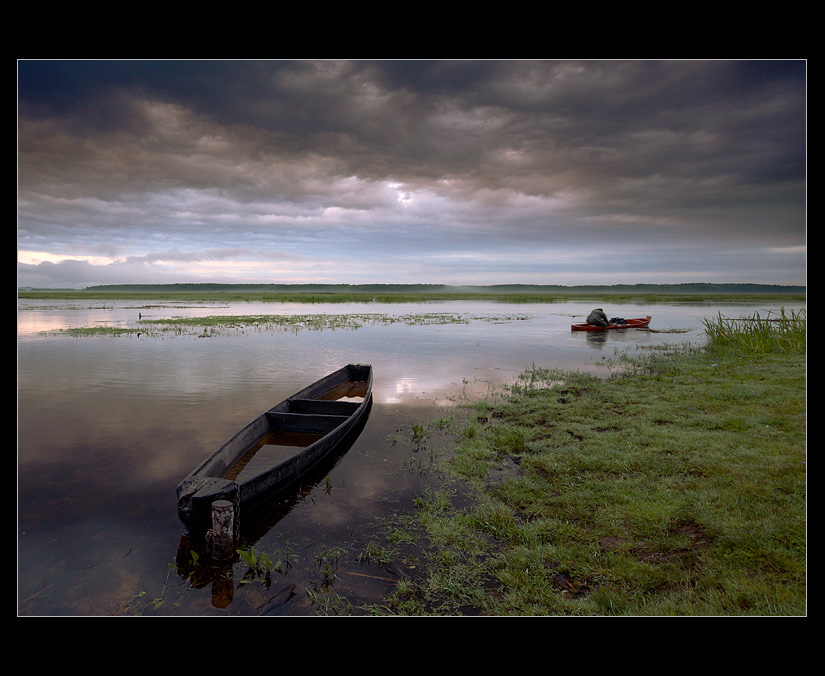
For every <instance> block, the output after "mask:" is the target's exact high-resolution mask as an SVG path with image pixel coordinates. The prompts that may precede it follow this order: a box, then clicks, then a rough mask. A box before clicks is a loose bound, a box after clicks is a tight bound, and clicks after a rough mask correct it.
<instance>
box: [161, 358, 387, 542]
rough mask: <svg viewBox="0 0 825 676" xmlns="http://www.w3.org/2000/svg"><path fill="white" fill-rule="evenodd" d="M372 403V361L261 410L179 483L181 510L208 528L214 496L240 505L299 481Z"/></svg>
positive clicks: (197, 530)
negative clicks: (259, 413) (263, 410)
mask: <svg viewBox="0 0 825 676" xmlns="http://www.w3.org/2000/svg"><path fill="white" fill-rule="evenodd" d="M371 403H372V366H370V365H368V364H349V365H347V366H344V367H343V368H340V369H338V370H337V371H335V372H334V373H330V374H329V375H327V376H325V377H323V378H321V379H320V380H319V381H317V382H315V383H313V384H312V385H309V386H308V387H305V388H304V389H303V390H301V391H300V392H297V393H296V394H294V395H293V396H291V397H289V398H288V399H285V400H284V401H282V402H281V403H280V404H278V405H277V406H273V407H272V408H271V409H269V410H268V411H266V412H264V413H262V414H261V415H260V416H258V417H257V418H255V420H253V421H252V422H250V423H249V424H248V425H246V426H245V427H244V428H243V429H242V430H241V431H240V432H238V433H237V434H236V435H235V436H233V437H232V438H231V439H230V440H229V441H227V442H226V443H225V444H224V445H223V446H221V447H220V448H219V449H218V450H217V451H215V453H213V454H212V455H211V456H209V457H208V458H207V459H206V460H204V462H202V463H201V464H200V465H199V466H198V467H197V468H195V469H194V470H193V471H192V472H191V473H190V474H189V475H188V476H187V477H186V478H185V479H183V481H181V482H180V484H178V487H177V497H178V516H179V517H180V520H181V521H182V522H183V524H184V525H185V526H186V529H187V531H188V532H189V534H190V535H193V536H195V537H198V536H204V535H205V534H206V532H207V530H209V529H210V528H211V524H212V503H213V502H215V501H216V500H228V501H230V502H232V503H233V504H234V505H235V508H236V511H238V512H242V511H243V510H244V509H248V508H250V507H253V506H255V505H256V504H257V503H259V502H261V501H262V500H264V499H266V498H267V497H270V496H272V495H274V494H276V493H278V492H279V491H280V490H282V489H284V488H286V487H287V486H289V485H290V484H292V483H294V482H295V481H296V480H297V479H299V478H300V477H301V476H302V475H304V474H306V472H308V471H309V470H310V469H312V468H313V467H314V466H315V465H317V464H318V463H319V462H320V461H321V460H323V459H324V458H326V457H327V456H329V455H330V454H331V453H332V452H333V451H334V450H335V448H336V447H337V446H338V445H339V443H340V442H341V441H342V440H343V439H344V438H345V437H346V436H347V435H348V433H349V432H350V431H352V430H353V428H354V427H356V425H357V424H358V422H359V421H360V420H361V419H362V418H364V414H365V413H366V412H367V411H368V410H369V407H370V405H371Z"/></svg>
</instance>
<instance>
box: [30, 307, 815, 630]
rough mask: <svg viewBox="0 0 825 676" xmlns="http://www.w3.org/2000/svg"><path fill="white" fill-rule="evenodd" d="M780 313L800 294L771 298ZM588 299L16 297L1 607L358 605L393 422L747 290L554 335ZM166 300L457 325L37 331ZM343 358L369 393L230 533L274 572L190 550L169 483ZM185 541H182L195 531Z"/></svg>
mask: <svg viewBox="0 0 825 676" xmlns="http://www.w3.org/2000/svg"><path fill="white" fill-rule="evenodd" d="M783 307H785V309H786V310H792V309H799V308H801V307H804V304H784V305H783ZM590 309H591V306H590V303H588V304H586V305H585V304H582V303H572V302H571V303H559V304H535V305H532V304H530V305H522V304H517V305H507V304H500V303H492V302H464V301H455V302H442V303H421V304H408V303H405V304H399V305H395V304H379V303H374V304H347V305H341V304H330V305H317V304H312V305H300V304H283V305H281V304H277V303H266V304H260V303H231V304H221V303H198V304H184V303H170V304H157V305H154V306H151V307H140V308H139V307H137V306H136V304H135V303H134V302H129V301H115V302H107V303H106V304H105V305H104V304H102V303H94V302H92V303H79V302H77V301H29V300H20V301H19V303H18V613H19V614H20V615H35V616H40V615H78V616H90V615H120V614H124V615H131V614H144V615H213V614H214V615H256V614H271V615H310V614H314V613H315V612H316V611H317V610H318V609H319V607H320V606H321V605H322V599H329V598H332V597H333V595H336V596H338V597H343V598H346V599H347V600H349V601H350V602H352V603H353V604H359V603H371V602H377V601H379V600H380V599H381V598H383V597H384V596H385V594H386V593H387V592H388V591H389V590H390V589H391V588H392V584H393V579H394V577H393V576H394V574H396V573H397V572H399V571H393V570H387V569H385V568H384V567H382V566H380V565H378V564H377V563H376V562H375V561H374V560H372V561H370V560H368V559H367V558H366V557H363V556H362V557H360V560H359V557H358V554H359V553H363V551H364V549H363V548H364V546H365V543H366V542H367V541H368V540H369V539H371V538H372V537H373V536H376V537H377V536H378V533H379V531H380V530H381V529H382V527H383V519H385V518H388V517H390V516H391V515H392V514H394V513H398V512H404V511H409V510H410V508H411V506H412V501H413V498H414V496H415V495H416V493H417V492H418V491H419V490H420V489H421V487H422V486H423V485H424V484H425V483H427V482H431V481H435V480H436V479H435V478H434V477H432V476H431V475H430V474H429V473H427V472H422V471H419V470H420V469H421V468H422V467H423V466H424V465H425V464H426V458H425V456H426V453H424V452H422V450H421V449H420V448H419V446H418V445H417V444H415V443H413V441H412V440H411V434H410V430H411V428H412V425H413V424H415V423H419V422H422V421H426V420H428V419H432V418H434V417H435V416H437V415H440V414H441V413H443V409H444V407H445V406H449V405H451V404H452V403H453V402H455V401H457V400H460V399H463V398H464V397H467V396H484V395H485V393H487V392H490V391H493V390H495V389H496V388H497V387H498V386H499V385H500V384H503V383H508V382H512V381H513V380H514V379H515V378H516V377H517V376H518V374H519V373H521V372H522V371H523V370H524V369H525V368H528V367H530V366H531V365H533V364H535V365H536V366H540V367H553V368H555V367H561V368H573V369H594V370H595V369H597V368H598V367H597V365H598V364H599V363H600V362H602V361H603V359H604V358H611V357H613V356H614V355H615V354H616V353H617V352H622V351H625V350H628V349H630V350H633V349H635V348H636V347H637V346H645V345H654V344H661V343H683V342H693V343H701V342H702V341H703V332H702V324H701V320H702V318H704V317H715V316H716V314H717V313H719V312H721V313H722V315H724V316H729V317H738V316H748V315H750V314H752V313H753V312H760V314H763V315H764V314H765V313H767V312H768V311H769V310H774V311H778V310H779V309H780V307H779V306H770V305H768V304H766V303H758V304H753V305H750V304H749V305H743V304H738V305H730V306H728V305H685V306H679V305H654V306H642V305H634V304H623V305H612V306H610V307H606V308H605V310H606V312H607V313H608V315H610V316H623V317H638V316H644V315H647V314H650V315H652V316H653V321H652V322H651V328H652V329H654V331H637V330H628V331H613V332H605V333H602V334H598V335H593V334H587V333H578V332H577V333H573V332H571V331H570V324H571V323H573V322H579V321H584V316H586V314H587V313H588V312H589V311H590ZM138 313H140V314H141V315H142V319H143V320H151V319H159V318H165V317H174V316H207V315H229V314H232V315H252V314H300V315H303V314H335V315H338V314H347V313H358V314H368V315H392V316H410V315H416V314H425V313H426V314H431V313H445V314H447V313H448V314H449V315H451V316H455V317H458V318H461V319H462V320H465V321H466V323H455V322H452V323H435V324H426V325H423V324H413V323H405V322H398V323H393V324H386V323H383V322H376V323H367V324H366V325H365V326H363V327H361V328H358V329H354V330H348V329H339V330H331V329H326V330H307V329H302V328H300V327H297V328H296V329H295V330H277V329H268V330H258V329H238V330H234V331H227V332H219V333H217V334H213V335H212V337H209V338H204V337H198V336H195V335H183V336H172V335H162V336H156V335H147V334H143V335H141V336H139V337H138V336H132V337H113V336H97V337H82V338H72V337H68V336H66V335H56V334H53V333H49V332H53V331H57V330H60V329H64V328H69V327H85V326H94V325H101V324H106V325H112V326H137V325H139V324H138V322H139V318H138ZM350 362H364V363H371V364H372V365H373V368H374V372H375V383H374V390H373V392H374V404H373V407H372V410H371V413H370V416H369V419H368V421H367V423H366V426H365V427H364V430H363V431H362V433H361V434H360V436H358V438H357V440H355V442H354V443H353V445H352V446H351V448H349V449H348V450H347V451H346V452H345V453H343V454H341V455H340V456H339V457H338V458H336V459H335V460H334V461H333V462H332V463H331V464H330V465H329V466H327V467H324V468H321V469H320V471H319V472H318V473H317V475H316V476H314V477H312V478H311V480H310V481H308V482H307V483H306V485H305V486H303V487H302V488H301V489H299V490H296V491H295V492H293V493H292V494H290V495H287V496H283V497H281V498H279V499H278V500H274V501H272V503H271V504H270V505H268V506H267V507H266V508H265V509H263V510H261V512H260V513H258V514H256V515H255V516H254V518H253V517H250V518H249V519H247V520H246V521H245V522H242V523H244V531H243V533H242V536H243V537H244V543H245V544H247V545H252V546H254V548H255V551H256V552H266V554H267V555H268V556H269V557H270V558H271V559H272V560H288V561H289V566H288V567H287V566H283V567H282V571H281V572H273V573H272V574H271V575H270V576H269V577H268V578H267V577H265V576H251V577H247V578H246V579H244V575H245V573H247V566H246V564H245V563H243V562H235V563H234V565H231V564H230V565H227V566H225V567H223V569H220V570H215V569H213V568H212V567H210V566H205V565H203V563H202V561H200V562H199V564H198V565H194V564H193V563H192V562H193V557H192V547H191V546H190V543H188V542H187V541H186V538H184V537H183V528H182V525H181V524H180V522H179V521H178V517H177V511H176V505H175V486H176V485H177V483H178V482H179V481H180V479H181V478H183V477H184V476H185V475H186V474H187V473H188V472H189V471H190V470H191V469H192V468H193V467H194V466H195V465H196V464H198V463H199V462H200V461H201V460H202V459H203V458H205V457H206V456H207V455H209V454H210V453H212V452H213V451H214V450H215V449H216V448H217V447H218V446H219V445H220V444H221V443H222V442H223V441H225V440H226V439H227V438H229V437H230V436H231V435H232V434H233V433H234V432H236V431H237V430H238V429H239V428H240V427H241V426H242V425H243V424H245V423H246V422H248V421H249V420H251V419H252V418H254V417H256V416H257V415H258V414H259V413H260V412H261V411H263V410H265V409H266V408H269V407H271V406H272V405H274V404H276V403H278V402H279V401H281V400H283V399H285V398H286V397H287V396H289V395H291V394H292V393H293V392H295V391H297V390H299V389H301V388H302V387H304V386H305V385H307V384H309V383H311V382H313V381H315V380H317V379H318V378H320V377H321V376H323V375H325V374H327V373H329V372H331V371H333V370H335V369H337V368H339V367H340V366H342V365H344V364H346V363H350ZM195 553H196V554H197V548H195Z"/></svg>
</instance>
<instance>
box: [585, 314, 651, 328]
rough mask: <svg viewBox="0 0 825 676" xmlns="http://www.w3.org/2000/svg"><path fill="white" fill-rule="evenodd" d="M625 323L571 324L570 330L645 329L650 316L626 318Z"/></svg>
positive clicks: (648, 324) (648, 323)
mask: <svg viewBox="0 0 825 676" xmlns="http://www.w3.org/2000/svg"><path fill="white" fill-rule="evenodd" d="M626 321H627V324H608V325H607V326H595V325H594V324H573V326H571V327H570V330H571V331H607V330H608V329H646V328H647V327H648V326H650V317H637V318H636V319H628V320H626Z"/></svg>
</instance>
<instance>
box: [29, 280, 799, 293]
mask: <svg viewBox="0 0 825 676" xmlns="http://www.w3.org/2000/svg"><path fill="white" fill-rule="evenodd" d="M806 289H807V287H805V286H782V285H779V284H711V283H704V282H695V283H689V284H609V285H607V284H606V285H580V286H563V285H560V284H492V285H488V286H451V285H448V284H104V285H99V286H88V287H86V288H85V289H84V291H90V292H96V293H235V294H237V293H311V294H338V293H351V294H354V293H375V294H415V293H422V294H437V293H445V294H457V293H461V294H467V293H479V294H497V293H500V294H545V293H546V294H573V293H584V294H588V295H592V294H598V293H605V294H617V293H624V294H688V295H690V294H717V293H718V294H751V295H752V294H771V293H777V294H789V293H791V294H799V293H803V294H804V293H806ZM30 290H32V291H36V290H39V289H30Z"/></svg>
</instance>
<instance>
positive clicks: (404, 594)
mask: <svg viewBox="0 0 825 676" xmlns="http://www.w3.org/2000/svg"><path fill="white" fill-rule="evenodd" d="M711 328H712V327H711ZM739 330H740V331H743V332H748V331H750V329H748V328H747V327H743V328H741V329H739ZM709 336H710V344H709V345H708V346H707V347H702V348H696V347H689V346H680V347H675V348H674V347H670V348H663V349H656V350H652V351H650V352H648V353H646V354H644V355H636V356H633V357H623V358H622V361H623V362H624V363H623V366H624V367H625V368H624V369H623V370H622V371H621V373H618V374H615V375H614V376H613V377H610V378H599V377H596V376H593V375H588V374H582V373H578V372H576V373H570V372H557V371H547V370H543V369H536V368H534V369H532V370H530V371H528V372H525V373H524V374H523V378H522V379H521V381H520V383H519V384H517V385H516V386H514V387H513V388H511V389H509V390H508V391H506V392H502V393H501V396H500V397H499V398H498V399H490V400H486V401H482V402H477V403H472V404H468V405H467V406H465V407H463V409H462V413H461V415H457V416H454V417H452V418H451V419H445V420H441V421H438V423H432V424H431V425H430V431H431V432H432V433H433V438H435V433H436V431H440V432H441V433H442V434H445V435H446V437H447V438H448V443H446V446H445V448H444V449H442V451H441V453H440V459H439V460H438V462H437V468H438V471H443V472H445V475H446V476H448V477H451V480H452V483H450V482H448V483H447V484H446V485H445V487H444V488H443V489H442V490H434V491H431V492H428V493H427V494H425V495H422V496H421V498H420V500H419V502H418V509H417V512H416V514H415V515H414V517H412V518H410V519H409V520H407V521H406V522H403V523H396V524H394V525H393V528H392V534H391V536H390V537H388V542H387V543H386V544H385V546H388V547H391V548H392V551H393V554H392V556H390V557H389V559H388V564H387V565H388V567H390V568H391V569H393V570H394V571H396V573H397V574H398V575H399V583H398V585H397V589H396V591H395V592H394V593H393V594H392V596H390V597H389V598H388V599H386V602H385V603H384V604H381V605H379V606H375V607H373V608H371V609H367V610H365V611H364V612H373V613H376V614H398V615H428V614H436V615H460V614H465V615H466V614H473V615H586V616H593V615H596V616H608V615H609V616H628V615H632V616H642V615H647V616H650V615H656V616H686V615H700V616H732V615H761V616H798V615H804V614H806V595H807V592H806V575H807V573H806V355H805V352H804V347H803V348H802V351H800V350H799V348H798V345H799V343H798V341H797V342H796V343H795V344H794V345H795V347H790V348H788V347H787V344H786V343H785V341H777V342H776V343H774V349H767V350H765V349H760V350H758V351H754V350H752V349H751V346H750V344H749V343H748V341H743V342H740V343H738V344H737V345H735V346H731V344H730V343H729V341H728V338H729V336H725V337H724V340H723V341H722V342H719V341H717V338H718V336H717V335H716V334H714V333H713V332H712V331H709ZM802 344H803V346H804V341H803V343H802ZM459 486H460V487H461V489H459ZM408 561H411V562H413V565H411V566H410V567H409V568H406V567H405V562H408ZM422 570H424V571H426V572H424V573H422V572H421V571H422ZM405 571H406V572H405ZM362 610H364V609H362Z"/></svg>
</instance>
